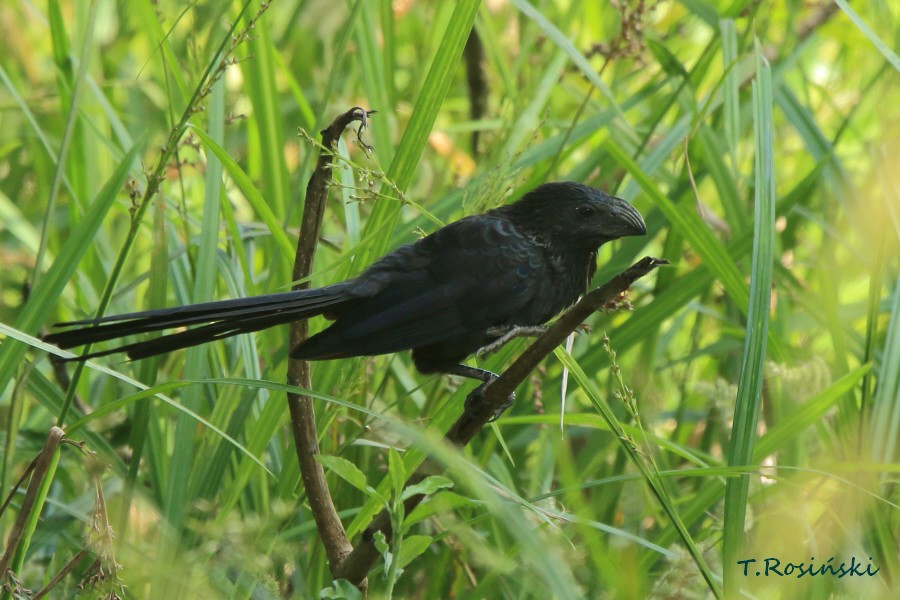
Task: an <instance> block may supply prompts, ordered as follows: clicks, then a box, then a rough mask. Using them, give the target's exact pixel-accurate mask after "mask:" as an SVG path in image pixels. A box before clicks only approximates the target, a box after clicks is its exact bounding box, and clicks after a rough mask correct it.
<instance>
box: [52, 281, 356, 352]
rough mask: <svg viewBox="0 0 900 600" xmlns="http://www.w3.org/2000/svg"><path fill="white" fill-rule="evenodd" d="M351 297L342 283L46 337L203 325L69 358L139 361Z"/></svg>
mask: <svg viewBox="0 0 900 600" xmlns="http://www.w3.org/2000/svg"><path fill="white" fill-rule="evenodd" d="M352 300H353V297H352V296H350V295H349V294H348V293H347V286H346V285H345V284H341V283H339V284H336V285H332V286H328V287H324V288H318V289H312V290H298V291H292V292H282V293H279V294H267V295H264V296H254V297H251V298H240V299H237V300H222V301H218V302H204V303H202V304H189V305H187V306H179V307H176V308H164V309H159V310H148V311H144V312H134V313H128V314H124V315H112V316H107V317H101V318H99V319H84V320H81V321H70V322H67V323H57V324H56V325H55V326H56V327H76V328H75V329H69V330H67V331H58V332H55V333H51V334H49V335H47V336H46V337H45V338H44V341H46V342H49V343H51V344H56V345H57V346H59V347H60V348H73V347H75V346H82V345H84V344H93V343H95V342H104V341H107V340H115V339H119V338H123V337H126V336H129V335H136V334H139V333H148V332H151V331H162V330H164V329H171V328H173V327H186V326H188V325H199V327H195V328H193V329H187V330H185V331H179V332H177V333H171V334H168V335H164V336H161V337H158V338H155V339H150V340H144V341H140V342H134V343H130V344H124V345H122V346H117V347H115V348H110V349H106V350H100V351H97V352H91V353H89V354H83V355H81V356H76V357H73V358H69V359H66V360H76V361H77V360H86V359H88V358H94V357H97V356H105V355H107V354H113V353H115V352H126V353H127V354H128V358H130V359H132V360H138V359H141V358H146V357H148V356H155V355H157V354H163V353H166V352H171V351H172V350H178V349H180V348H187V347H189V346H197V345H200V344H205V343H206V342H211V341H214V340H219V339H222V338H226V337H231V336H233V335H238V334H240V333H249V332H251V331H259V330H261V329H267V328H269V327H273V326H275V325H281V324H283V323H290V322H292V321H299V320H301V319H308V318H310V317H313V316H316V315H320V314H323V313H325V312H328V311H329V310H334V309H335V308H338V307H339V305H342V304H345V303H347V302H350V301H352Z"/></svg>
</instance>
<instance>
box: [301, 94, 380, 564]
mask: <svg viewBox="0 0 900 600" xmlns="http://www.w3.org/2000/svg"><path fill="white" fill-rule="evenodd" d="M372 112H373V111H367V110H364V109H362V108H359V107H354V108H351V109H350V110H348V111H347V112H345V113H343V114H341V115H339V116H338V117H337V118H336V119H335V120H334V121H332V123H331V125H329V126H328V127H326V128H325V129H323V130H322V145H323V146H324V147H325V148H328V149H330V151H325V150H323V151H322V153H321V154H320V155H319V160H318V161H317V162H316V169H315V171H314V172H313V174H312V177H310V179H309V183H308V184H307V186H306V199H305V200H304V203H303V220H302V222H301V225H300V239H299V240H298V241H297V256H296V258H295V260H294V270H293V274H292V277H293V280H294V281H299V280H304V279H307V278H308V277H309V274H310V273H311V272H312V265H313V258H315V255H316V246H317V244H318V240H319V230H320V229H321V227H322V218H323V217H324V215H325V202H326V200H327V199H328V182H329V180H330V179H331V168H332V165H333V164H334V151H335V149H336V148H337V143H338V139H339V138H340V136H341V133H343V131H344V129H346V128H347V126H349V125H350V124H351V123H353V122H355V121H359V122H360V128H359V130H358V131H357V137H359V135H360V133H361V132H362V128H363V127H365V126H366V118H367V117H368V116H369V115H370V114H371V113H372ZM360 142H362V140H360ZM307 287H309V283H308V281H305V282H303V283H298V284H297V285H295V286H294V289H295V290H300V289H304V288H307ZM308 336H309V326H308V325H307V322H306V320H302V321H296V322H294V323H291V331H290V347H291V348H294V347H296V346H297V345H298V344H300V343H301V342H302V341H303V340H305V339H306V338H307V337H308ZM287 382H288V384H289V385H295V386H299V387H302V388H305V389H311V388H312V383H311V381H310V375H309V362H307V361H305V360H289V361H288V371H287ZM288 407H289V409H290V412H291V430H292V431H293V434H294V445H295V446H296V448H297V460H298V461H299V463H300V477H301V479H302V481H303V488H304V490H305V491H306V497H307V499H308V501H309V508H310V510H311V511H312V515H313V519H315V521H316V528H317V530H318V532H319V537H320V538H322V543H323V544H324V546H325V553H326V554H327V556H328V564H329V567H330V568H331V572H332V574H333V573H334V572H335V571H336V569H337V568H338V565H340V563H341V562H342V561H343V559H344V557H346V556H347V555H348V554H350V552H351V550H352V549H353V547H352V546H351V545H350V542H349V541H348V540H347V533H346V531H345V530H344V525H343V523H341V519H340V517H338V514H337V510H336V509H335V507H334V501H333V500H332V499H331V493H330V492H329V491H328V484H327V482H326V481H325V470H324V469H323V468H322V465H321V464H320V463H319V462H318V461H317V460H316V456H317V455H318V454H319V440H318V434H317V431H316V413H315V410H314V409H313V402H312V398H310V397H309V396H303V395H300V394H288ZM363 579H364V578H363ZM360 581H362V580H360Z"/></svg>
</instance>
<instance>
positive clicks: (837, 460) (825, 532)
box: [0, 0, 900, 598]
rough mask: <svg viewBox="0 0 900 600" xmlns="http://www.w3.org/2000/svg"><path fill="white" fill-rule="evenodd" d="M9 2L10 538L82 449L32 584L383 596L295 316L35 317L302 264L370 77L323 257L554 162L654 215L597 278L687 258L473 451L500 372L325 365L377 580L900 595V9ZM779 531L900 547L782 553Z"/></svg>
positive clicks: (236, 281) (3, 131)
mask: <svg viewBox="0 0 900 600" xmlns="http://www.w3.org/2000/svg"><path fill="white" fill-rule="evenodd" d="M473 23H474V30H475V31H476V32H477V33H478V35H479V37H480V39H481V41H482V44H483V46H484V56H483V58H482V63H481V64H482V66H483V68H484V70H485V81H486V90H485V93H486V100H487V102H486V106H487V111H486V113H485V114H483V115H481V116H476V117H473V116H472V115H471V114H470V112H469V107H470V105H471V103H472V97H471V95H470V90H469V89H468V87H467V79H466V73H465V69H466V66H465V65H466V61H465V60H462V55H463V52H464V47H465V46H466V41H467V38H468V36H469V32H470V30H471V29H472V25H473ZM0 30H2V31H3V32H4V33H3V40H2V42H0V109H2V110H0V124H2V127H0V264H2V265H3V268H2V269H0V340H2V341H0V484H2V485H0V489H2V490H3V493H4V496H5V495H7V494H10V495H11V502H10V504H9V507H7V508H6V510H5V511H4V512H3V513H2V515H0V533H2V534H3V538H4V540H7V539H9V536H10V533H11V532H12V531H13V529H14V525H15V523H16V521H17V519H18V518H19V516H20V508H21V506H22V505H23V501H24V499H25V494H26V488H27V487H28V485H29V480H28V477H27V475H28V472H27V468H28V465H29V464H30V463H31V461H32V459H33V458H34V457H35V456H36V455H37V454H38V453H39V452H40V451H41V447H42V445H43V443H44V439H45V438H46V437H47V434H48V432H49V431H50V428H51V427H52V426H54V425H56V424H59V425H60V426H65V427H66V429H67V433H68V435H69V436H70V437H71V438H72V439H74V440H83V441H84V442H85V446H84V449H85V451H86V452H80V451H78V450H77V449H76V448H75V447H74V446H70V445H62V446H60V447H58V448H57V449H56V450H55V454H54V455H53V463H52V465H53V468H51V469H49V470H48V471H47V475H46V477H45V478H44V479H41V480H39V481H38V480H36V481H35V482H33V485H34V487H35V490H37V492H38V494H37V496H36V508H35V512H32V513H31V514H24V515H23V518H24V520H23V522H24V523H25V535H24V536H22V539H21V541H20V543H19V544H18V545H17V547H15V548H13V549H12V550H14V553H13V554H12V555H11V556H10V559H11V560H10V563H9V564H10V565H11V566H13V567H14V572H13V573H12V574H10V575H8V576H7V578H6V579H5V580H4V581H5V583H6V585H7V588H6V591H4V592H2V593H4V594H6V597H10V594H12V593H13V592H17V593H21V592H22V588H29V589H32V590H37V589H40V588H42V587H45V586H49V588H50V596H51V597H66V598H68V597H73V598H74V597H115V596H114V595H113V594H115V593H120V592H121V590H122V589H123V588H122V587H121V586H123V585H124V586H125V588H124V589H125V594H126V595H127V596H128V597H134V598H173V597H179V598H278V597H310V598H315V597H329V598H355V597H359V595H358V591H357V590H356V589H355V588H353V587H352V586H350V585H349V584H348V583H347V582H346V581H332V577H331V572H330V570H329V565H328V561H327V557H326V554H325V552H324V550H323V548H322V543H321V541H320V539H319V537H318V535H317V532H316V527H315V523H314V522H313V520H312V516H311V512H310V510H309V505H308V502H307V499H306V497H305V495H304V490H303V487H302V485H301V484H300V483H299V473H298V466H297V460H296V456H295V454H294V449H293V438H292V436H291V432H290V424H289V415H288V411H287V405H286V403H285V392H286V391H287V390H288V389H293V388H290V387H289V386H287V385H285V384H284V381H285V366H286V361H287V351H288V344H287V329H286V328H285V327H278V328H275V329H273V330H269V331H264V332H260V333H257V334H255V335H253V336H242V337H240V338H232V339H229V340H224V341H221V342H218V343H216V344H211V345H208V346H203V347H199V348H194V349H190V350H188V351H185V352H179V353H176V354H174V355H172V356H164V357H159V358H154V359H148V360H145V361H140V362H136V363H129V362H125V361H123V360H121V359H120V358H119V357H110V358H105V359H103V360H102V361H98V362H97V363H93V364H89V365H88V366H87V367H86V368H83V369H82V368H81V367H78V368H74V367H60V366H57V365H54V364H53V363H52V362H51V361H50V360H49V359H48V357H49V356H50V355H51V354H52V353H53V352H54V349H53V348H50V347H49V346H47V345H46V344H43V343H42V342H40V340H39V339H38V338H39V334H40V333H41V332H42V331H45V330H46V328H47V327H49V326H50V325H51V324H52V323H54V322H57V321H63V320H71V319H75V318H83V317H87V316H90V315H93V314H95V311H96V312H100V313H103V314H111V313H122V312H130V311H134V310H143V309H149V308H155V307H161V306H173V305H177V304H181V303H189V302H197V301H202V300H205V299H209V298H228V297H237V296H248V295H253V294H261V293H268V292H277V291H283V290H286V289H288V288H289V286H290V285H291V283H292V282H291V281H290V273H291V264H292V262H293V252H294V248H295V245H296V232H297V227H298V223H299V217H300V212H301V210H302V208H301V207H302V198H303V192H304V190H305V188H306V182H307V181H308V179H309V176H310V173H311V171H312V169H313V167H314V165H315V161H316V158H317V156H318V153H319V151H320V148H319V147H318V146H317V143H316V140H317V134H316V132H318V131H319V130H320V129H322V128H323V127H324V126H326V125H327V124H328V123H329V122H330V121H331V120H332V119H333V118H334V117H335V116H336V115H337V114H338V113H340V112H343V111H345V110H347V109H349V108H351V107H352V106H355V105H360V106H363V107H365V108H373V109H377V111H378V112H377V113H376V114H374V115H372V117H371V118H370V122H369V125H370V127H369V128H368V129H366V130H364V131H362V132H361V133H360V134H359V135H360V136H361V139H362V141H363V142H365V143H368V144H371V145H373V146H374V150H373V151H372V152H371V153H367V152H365V151H364V148H363V147H362V146H361V144H359V143H358V141H357V139H356V137H357V136H356V135H355V134H354V133H350V132H348V133H347V134H346V135H345V136H344V137H345V143H343V144H342V145H341V147H340V152H341V156H340V157H339V160H338V166H337V167H336V168H335V169H334V180H333V187H332V189H331V200H330V204H329V210H328V212H327V214H326V217H325V223H324V228H323V231H322V239H321V244H320V249H319V252H318V253H317V255H316V263H315V269H314V271H313V275H312V276H311V284H312V285H314V286H320V285H326V284H329V283H332V282H335V281H339V280H341V279H343V278H345V277H347V276H350V275H352V274H353V273H356V272H358V271H359V270H361V269H362V268H364V267H365V266H366V265H367V264H369V263H370V262H371V261H372V260H374V259H375V258H377V257H378V256H379V255H380V254H382V253H383V252H384V251H386V250H388V249H391V248H394V247H397V246H399V245H401V244H404V243H408V242H410V241H412V240H414V239H415V238H416V236H417V235H420V234H421V233H423V232H424V233H427V232H430V231H433V230H434V229H435V228H436V227H437V226H438V224H440V223H446V222H449V221H452V220H455V219H457V218H460V217H462V216H464V215H466V214H470V213H472V212H477V211H480V210H484V209H487V208H490V207H492V206H496V205H498V204H502V203H504V202H507V201H509V200H511V199H512V198H513V197H515V196H517V195H518V194H520V193H522V192H523V191H525V190H527V189H529V188H530V187H533V186H534V185H536V184H537V183H540V182H541V181H544V180H550V179H576V180H579V181H583V182H585V183H589V184H592V185H596V186H598V187H602V188H604V189H607V190H608V191H610V192H611V193H615V194H616V195H618V196H621V197H624V198H626V199H627V200H629V201H631V202H633V203H634V204H635V206H636V207H637V208H638V209H639V210H640V211H641V212H642V213H643V214H644V216H645V218H646V222H647V225H648V230H649V234H648V236H646V237H644V238H630V239H628V240H624V241H622V242H618V243H616V244H613V245H612V246H611V247H605V248H604V249H603V250H602V251H601V252H600V255H601V256H600V262H599V269H598V275H597V277H596V280H595V282H594V283H596V284H599V283H602V282H603V281H605V280H606V279H607V278H608V277H610V276H611V275H614V274H615V273H617V272H618V271H620V270H621V269H623V268H624V267H626V266H627V265H628V264H630V263H631V262H633V261H634V260H635V259H637V258H639V257H641V256H643V255H646V254H650V255H654V256H660V257H664V258H667V259H669V260H670V261H671V262H672V266H671V267H667V268H665V269H662V270H660V271H659V272H658V273H656V274H655V276H653V277H650V278H648V279H646V280H641V281H639V282H638V284H637V285H636V286H635V289H633V290H632V292H631V293H630V297H629V299H630V302H631V303H632V304H633V305H634V306H633V310H621V309H620V310H610V311H609V312H606V313H603V314H597V315H595V316H594V317H593V318H592V319H591V321H590V323H589V325H590V328H591V329H592V331H591V332H588V333H582V334H580V335H578V336H577V337H576V339H575V341H574V344H573V346H572V348H571V351H564V350H562V349H558V351H557V353H556V354H555V355H554V356H551V357H549V358H548V359H547V360H546V361H545V363H544V365H543V367H542V368H541V369H540V370H539V371H538V372H536V373H535V374H534V376H533V378H532V380H531V381H530V383H529V384H528V385H524V386H522V387H521V388H520V389H519V390H518V391H517V395H518V401H517V403H516V405H515V406H514V407H513V408H512V409H511V410H510V411H508V412H507V413H506V414H505V415H504V416H503V418H501V419H500V420H499V421H498V422H497V423H495V424H494V425H492V427H491V428H489V429H486V430H485V431H483V432H482V433H481V434H480V435H479V436H477V437H476V439H475V440H474V441H473V443H472V444H470V446H469V447H467V448H466V449H465V450H459V449H457V448H453V447H448V446H446V445H445V444H444V443H443V442H442V441H441V434H442V433H443V432H444V431H446V429H447V428H448V427H449V425H450V424H451V423H452V422H453V421H454V420H455V418H456V417H457V416H458V415H459V412H460V410H461V407H462V403H463V399H464V398H465V396H466V394H467V392H468V391H469V390H470V389H471V383H470V382H462V383H460V382H459V381H455V380H453V379H451V378H447V377H435V376H424V375H420V374H417V373H416V372H415V370H414V368H413V366H412V363H411V361H410V359H409V356H408V355H407V354H405V353H404V354H398V355H392V356H383V357H375V358H367V359H348V360H340V361H330V362H322V363H316V364H314V365H313V371H312V378H313V389H312V390H309V391H308V393H309V394H310V395H311V396H312V397H313V398H315V402H316V413H317V420H318V423H317V430H318V431H319V433H320V439H319V442H320V445H321V455H320V456H319V457H318V458H319V459H320V462H321V463H322V465H323V466H324V468H325V471H326V474H327V477H328V481H329V486H330V489H331V492H332V494H333V496H334V501H335V504H336V506H337V509H338V510H339V511H340V516H341V518H342V519H343V522H344V523H345V525H346V526H347V532H348V535H349V536H351V541H352V542H355V541H356V540H357V539H358V537H359V535H360V534H361V532H362V530H363V529H364V528H365V527H366V526H367V525H368V524H369V522H370V521H371V518H372V517H373V516H374V515H375V514H377V513H378V512H379V511H380V510H382V509H385V508H386V509H387V510H388V511H389V513H390V515H391V521H392V523H393V525H394V531H395V535H394V536H393V537H392V538H391V539H390V540H388V539H387V538H378V539H377V546H378V551H379V553H380V556H381V561H380V562H379V563H378V564H377V565H376V568H375V569H374V570H373V571H372V572H371V573H370V576H369V590H370V595H371V596H372V597H397V598H401V597H402V598H445V597H457V598H551V597H552V598H572V597H585V598H595V597H630V598H643V597H708V596H711V595H715V594H719V593H726V594H732V595H736V594H737V593H738V592H739V591H742V592H748V593H750V594H753V595H754V596H756V597H792V598H793V597H798V598H802V597H808V598H821V597H829V596H832V595H847V596H854V597H884V598H890V597H897V595H898V592H900V585H898V583H897V578H898V577H900V560H898V556H897V552H896V542H897V539H898V537H900V510H898V507H900V495H898V494H900V491H898V486H896V484H895V482H896V477H897V473H898V464H900V462H898V448H897V431H898V427H900V409H898V406H900V405H898V402H897V399H898V393H900V367H898V365H900V359H898V357H900V283H898V277H897V274H898V269H900V247H898V240H900V178H898V171H897V169H896V168H895V164H894V163H895V162H896V159H895V156H897V154H898V153H900V144H898V143H897V140H898V139H900V108H898V107H900V87H898V77H897V75H898V74H897V70H898V67H897V66H898V65H900V59H898V57H897V55H898V50H897V45H896V44H897V42H896V40H897V39H900V13H898V9H897V7H896V6H894V4H891V3H888V2H870V3H850V2H846V1H845V0H838V1H837V2H835V3H832V2H822V3H814V2H798V1H793V0H792V1H789V2H783V3H764V2H751V1H750V0H737V1H735V2H725V1H724V0H680V1H679V2H645V1H642V0H621V1H618V2H608V3H607V2H587V1H582V0H573V1H570V2H550V1H547V0H544V1H536V0H535V1H531V2H529V1H527V0H514V1H512V2H508V3H504V2H496V1H486V2H483V3H481V2H477V1H476V0H462V1H460V2H415V1H412V0H410V1H406V2H398V1H391V0H372V1H368V0H348V1H347V2H333V1H332V2H327V1H325V0H306V1H302V0H273V1H272V2H271V3H269V4H263V5H260V4H258V3H250V2H246V1H244V2H233V3H221V2H197V3H188V4H186V3H177V2H172V1H171V0H164V1H162V2H146V1H138V2H118V3H116V2H111V1H109V0H93V1H90V2H71V1H65V0H50V1H49V2H47V3H38V4H37V5H32V4H29V3H4V4H3V5H2V6H0ZM475 131H477V132H478V133H479V141H478V144H477V147H478V150H477V153H476V152H475V151H473V150H472V144H471V134H472V132H475ZM298 132H299V135H298ZM26 282H27V283H28V284H30V287H29V289H28V290H27V294H24V295H27V302H25V301H24V299H23V283H26ZM324 326H325V322H324V321H323V320H321V319H316V320H314V321H313V323H312V328H313V330H314V331H316V330H319V329H321V328H322V327H324ZM607 339H608V341H605V340H607ZM525 344H527V341H524V340H519V341H515V342H513V343H511V344H510V345H508V346H507V347H505V348H503V349H502V350H501V351H499V352H497V353H496V354H494V355H491V356H490V357H487V358H477V359H472V360H473V361H474V363H473V364H479V366H483V367H484V368H487V369H492V370H497V371H499V370H502V369H503V367H504V365H505V364H508V363H509V361H510V360H511V359H512V357H514V356H515V355H516V354H517V353H518V352H520V351H521V350H522V349H523V348H524V347H525ZM566 369H567V372H568V373H569V376H568V384H567V385H566V384H564V383H563V381H564V372H565V370H566ZM70 382H71V385H69V383H70ZM563 389H565V390H566V391H565V393H566V398H565V404H564V406H565V412H564V414H563V415H562V417H563V418H562V421H563V431H562V432H560V431H559V430H558V429H557V427H558V423H559V422H560V414H559V413H558V411H559V407H560V406H561V405H562V404H563V403H562V402H561V399H560V394H561V393H562V390H563ZM57 461H58V462H57ZM98 465H99V466H98ZM416 471H419V472H420V473H422V474H424V475H425V477H424V479H422V480H421V481H420V482H419V483H417V484H416V486H415V487H413V488H411V489H410V488H406V489H404V486H403V483H404V482H405V481H406V479H407V478H408V477H409V476H410V475H411V474H412V473H414V472H416ZM20 479H22V481H21V483H20ZM726 490H728V491H727V492H726ZM423 492H424V493H427V494H429V497H428V499H427V500H426V501H425V502H424V503H422V504H420V505H419V506H418V507H417V508H416V509H414V510H412V511H410V512H409V514H406V512H405V510H404V506H403V501H404V500H405V499H407V498H408V497H410V495H412V494H414V493H423ZM38 515H39V516H40V518H37V517H38ZM768 557H775V558H777V559H779V560H780V561H781V563H782V565H784V564H786V563H788V562H793V563H801V562H805V563H806V564H810V563H812V564H813V565H822V564H825V563H826V561H827V560H828V559H829V558H830V557H834V560H833V561H832V564H835V565H838V564H840V563H841V562H848V563H849V561H850V559H851V557H855V560H856V561H857V562H861V563H863V564H864V565H865V564H871V565H872V568H873V569H874V568H878V569H880V571H879V572H878V573H877V574H876V575H875V576H871V577H870V576H848V577H844V578H837V577H833V576H829V575H819V576H806V577H802V578H797V577H796V575H795V576H793V577H789V576H784V577H779V576H777V575H775V574H774V573H771V574H769V576H762V575H761V576H755V574H754V572H755V569H756V568H757V567H760V566H762V567H764V566H765V565H764V564H763V562H762V561H764V560H765V559H766V558H768ZM746 559H756V560H757V561H760V562H758V563H756V564H755V565H754V566H752V567H751V572H750V573H749V574H748V575H744V573H743V569H742V567H741V566H740V564H739V563H738V562H737V561H741V560H746ZM62 571H65V573H64V576H63V577H62V579H61V580H60V581H59V582H55V581H53V580H52V578H53V576H54V575H55V574H57V573H60V572H62ZM79 583H83V584H84V585H85V586H87V587H86V589H85V590H83V591H78V590H77V588H76V585H77V584H79ZM719 590H724V592H719Z"/></svg>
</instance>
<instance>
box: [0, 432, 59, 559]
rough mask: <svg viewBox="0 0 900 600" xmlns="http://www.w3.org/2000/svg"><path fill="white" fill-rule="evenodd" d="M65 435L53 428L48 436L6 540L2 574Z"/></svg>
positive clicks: (13, 553)
mask: <svg viewBox="0 0 900 600" xmlns="http://www.w3.org/2000/svg"><path fill="white" fill-rule="evenodd" d="M65 435H66V432H65V431H63V430H62V429H60V428H59V427H51V428H50V433H48V434H47V440H46V441H45V442H44V448H43V449H42V450H41V453H40V454H39V455H38V457H37V459H36V460H35V462H34V471H33V473H32V475H31V481H30V482H29V484H28V490H27V491H26V492H25V498H24V499H23V500H22V506H21V508H20V509H19V517H18V518H17V519H16V522H15V524H14V525H13V528H12V531H11V532H10V534H9V537H8V538H7V540H6V552H4V553H3V558H2V559H0V573H3V574H5V573H6V569H7V568H8V567H9V566H10V562H11V561H12V560H13V556H14V555H15V553H16V550H17V549H18V547H19V542H20V541H21V540H22V535H23V534H24V533H25V525H26V523H27V522H28V519H29V517H30V516H31V511H32V510H34V505H35V502H37V499H38V494H39V493H40V489H41V485H42V484H43V482H44V477H46V475H47V471H48V470H49V469H50V464H51V463H52V461H53V454H54V453H55V452H56V448H57V447H58V446H59V444H60V442H62V440H63V438H64V437H65Z"/></svg>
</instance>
